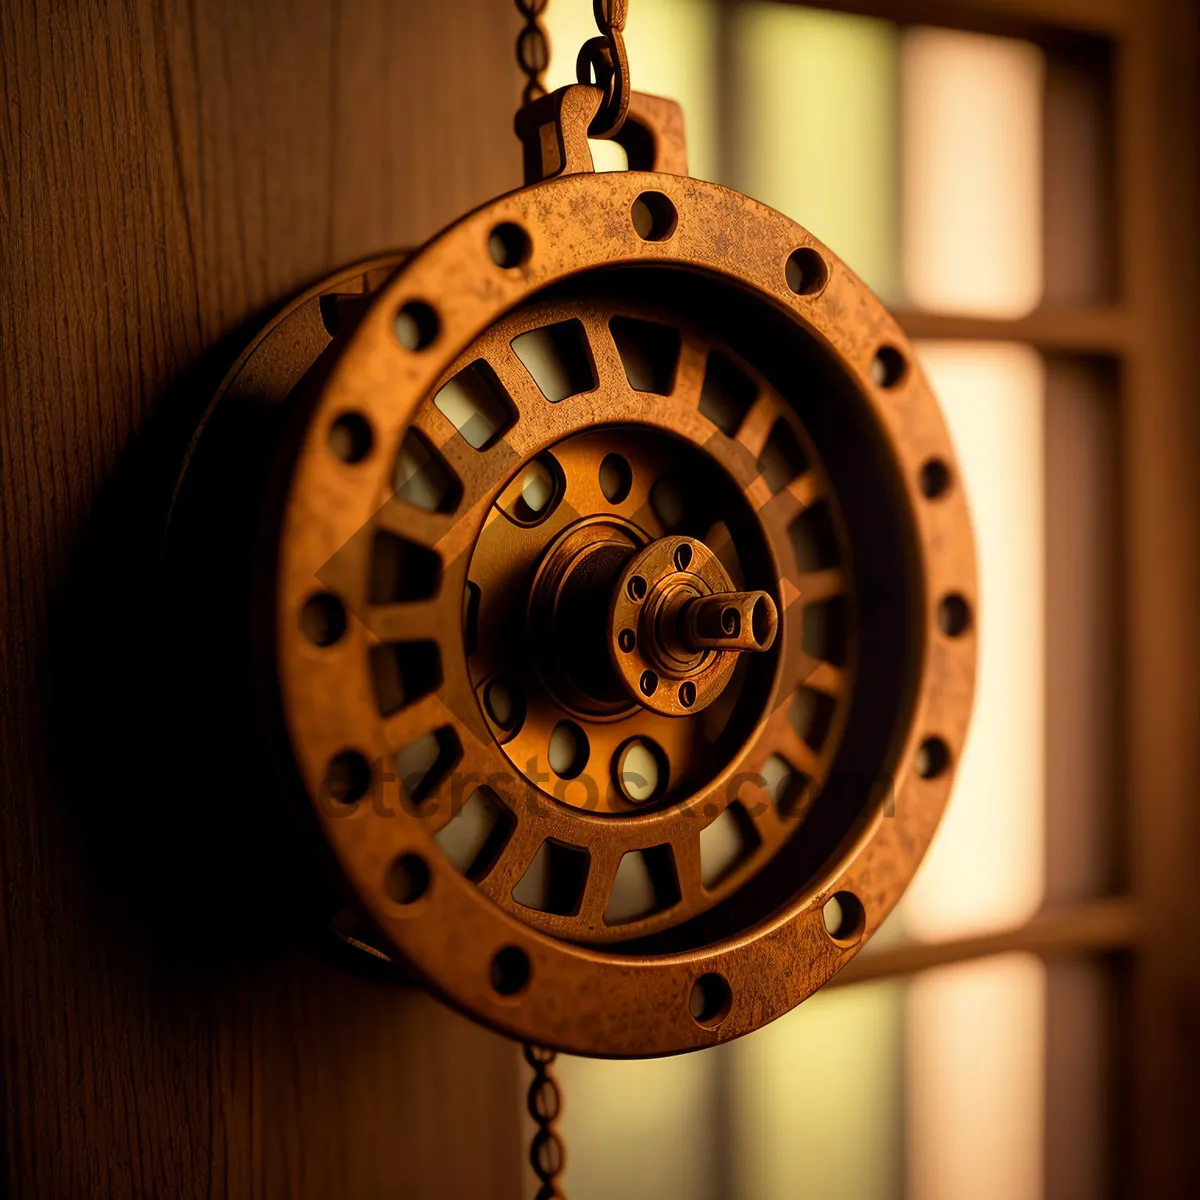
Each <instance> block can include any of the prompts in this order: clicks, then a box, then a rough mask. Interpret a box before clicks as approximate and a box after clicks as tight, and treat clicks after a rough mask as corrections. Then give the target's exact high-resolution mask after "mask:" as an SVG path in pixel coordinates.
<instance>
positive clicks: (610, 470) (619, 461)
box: [600, 454, 633, 504]
mask: <svg viewBox="0 0 1200 1200" xmlns="http://www.w3.org/2000/svg"><path fill="white" fill-rule="evenodd" d="M631 487H633V471H632V469H631V468H630V466H629V464H628V463H627V462H626V461H625V460H624V459H623V458H622V457H621V456H620V455H619V454H608V455H606V456H605V458H604V461H603V462H602V463H601V464H600V490H601V491H602V492H603V493H604V498H605V500H607V501H608V502H609V504H620V503H621V501H622V500H624V499H625V497H626V496H628V495H629V489H630V488H631Z"/></svg>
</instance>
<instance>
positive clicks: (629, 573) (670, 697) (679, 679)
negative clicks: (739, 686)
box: [609, 538, 737, 717]
mask: <svg viewBox="0 0 1200 1200" xmlns="http://www.w3.org/2000/svg"><path fill="white" fill-rule="evenodd" d="M733 590H734V587H733V582H732V581H731V580H730V578H729V576H728V575H727V574H726V573H725V568H724V567H722V566H721V561H720V559H718V558H717V556H716V555H715V554H714V553H713V552H712V551H711V550H710V549H709V548H708V547H707V546H706V545H705V544H704V543H703V542H701V541H697V540H696V539H695V538H660V539H659V540H658V541H656V542H653V543H652V544H651V545H649V546H647V547H646V548H645V549H644V550H642V551H641V553H639V554H636V555H635V556H634V557H633V558H632V559H631V560H630V561H629V563H628V564H627V565H626V567H625V570H624V571H623V572H622V573H621V576H620V578H619V579H618V581H617V586H616V587H615V588H614V590H613V599H612V609H611V613H610V616H609V626H610V629H611V630H612V631H613V637H612V639H611V641H612V644H613V647H614V649H613V651H612V660H613V663H614V665H615V666H616V669H617V674H618V675H619V676H620V678H621V682H622V683H624V684H625V687H626V689H627V690H628V692H629V694H630V695H631V696H635V697H637V698H638V701H639V703H641V704H643V705H645V707H647V708H649V709H651V710H652V711H653V712H658V713H662V714H663V715H664V716H668V717H686V716H688V715H689V714H691V713H696V712H700V711H702V710H703V709H705V708H707V707H708V706H709V705H710V704H711V703H712V702H713V701H714V700H715V699H716V698H717V697H718V696H719V695H720V694H721V692H722V690H723V689H724V688H725V686H726V684H728V683H729V678H730V676H731V675H732V674H733V669H734V667H735V666H736V665H737V655H736V654H734V653H731V652H729V651H712V650H696V651H690V652H689V651H687V650H686V649H684V648H677V647H674V646H670V645H663V644H662V639H661V638H660V637H659V632H658V631H659V626H660V624H661V623H662V622H663V620H664V617H665V618H666V619H667V620H668V621H671V623H672V624H673V623H674V621H673V620H671V618H672V617H675V618H676V619H677V618H678V615H679V614H681V610H682V608H683V606H684V604H686V603H687V602H688V601H690V600H696V599H699V598H701V597H703V596H711V595H713V594H714V593H717V592H732V591H733Z"/></svg>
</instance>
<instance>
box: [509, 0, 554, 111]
mask: <svg viewBox="0 0 1200 1200" xmlns="http://www.w3.org/2000/svg"><path fill="white" fill-rule="evenodd" d="M516 3H517V12H519V13H520V14H521V16H522V17H524V18H525V28H524V29H522V30H521V32H520V33H519V34H518V35H517V62H518V63H519V64H520V66H521V70H522V71H523V72H524V73H525V90H524V91H523V92H522V93H521V103H522V104H531V103H532V102H533V101H534V100H538V99H540V98H541V97H542V96H544V95H545V94H546V85H545V84H544V83H543V82H542V76H543V75H544V74H545V73H546V68H547V67H548V66H549V65H550V39H549V37H547V35H546V30H545V29H544V28H543V27H542V22H541V17H542V14H543V13H544V12H545V11H546V6H547V5H548V4H549V3H550V0H516Z"/></svg>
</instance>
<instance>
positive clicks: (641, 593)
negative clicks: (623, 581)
mask: <svg viewBox="0 0 1200 1200" xmlns="http://www.w3.org/2000/svg"><path fill="white" fill-rule="evenodd" d="M626 590H627V591H628V592H629V598H630V599H631V600H644V599H645V597H646V581H645V580H644V579H643V578H642V577H641V576H640V575H635V576H634V577H633V578H632V579H631V580H630V581H629V583H628V584H627V585H626Z"/></svg>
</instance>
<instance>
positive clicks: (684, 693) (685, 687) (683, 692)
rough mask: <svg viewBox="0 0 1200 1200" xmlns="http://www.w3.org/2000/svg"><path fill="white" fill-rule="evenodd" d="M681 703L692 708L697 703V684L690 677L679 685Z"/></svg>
mask: <svg viewBox="0 0 1200 1200" xmlns="http://www.w3.org/2000/svg"><path fill="white" fill-rule="evenodd" d="M679 703H680V704H682V705H683V707H684V708H691V707H692V705H693V704H695V703H696V685H695V684H694V683H693V682H692V681H691V680H690V679H689V680H687V681H686V682H685V683H681V684H680V685H679Z"/></svg>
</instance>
